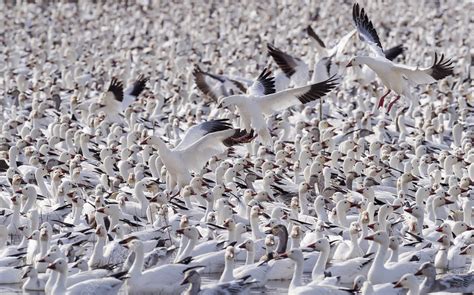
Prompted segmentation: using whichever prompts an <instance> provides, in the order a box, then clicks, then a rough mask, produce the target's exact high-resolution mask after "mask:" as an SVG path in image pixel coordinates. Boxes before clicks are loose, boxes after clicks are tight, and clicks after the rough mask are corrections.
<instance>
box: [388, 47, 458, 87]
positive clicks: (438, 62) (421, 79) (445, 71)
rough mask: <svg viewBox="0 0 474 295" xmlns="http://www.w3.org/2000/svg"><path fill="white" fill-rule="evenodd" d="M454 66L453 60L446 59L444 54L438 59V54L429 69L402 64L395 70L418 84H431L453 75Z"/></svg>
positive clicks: (397, 65)
mask: <svg viewBox="0 0 474 295" xmlns="http://www.w3.org/2000/svg"><path fill="white" fill-rule="evenodd" d="M452 64H453V62H452V61H451V59H445V58H444V54H442V55H441V57H440V58H439V59H438V54H437V53H435V58H434V63H433V65H432V66H431V67H429V68H423V69H420V68H418V67H416V68H415V67H409V66H405V65H400V64H395V65H394V68H395V69H396V70H397V71H399V72H401V73H402V74H403V75H404V76H405V77H407V78H408V79H409V80H411V81H413V82H415V83H417V84H429V83H434V82H436V81H437V80H441V79H443V78H445V77H447V76H450V75H452V74H453V65H452Z"/></svg>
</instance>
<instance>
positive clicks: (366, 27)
mask: <svg viewBox="0 0 474 295" xmlns="http://www.w3.org/2000/svg"><path fill="white" fill-rule="evenodd" d="M352 19H353V20H354V24H355V26H356V28H357V31H358V32H359V37H360V38H361V39H362V41H364V42H367V44H369V46H370V48H371V49H372V51H373V52H374V53H375V54H376V55H379V56H385V55H384V54H383V47H382V43H380V39H379V35H378V34H377V31H376V30H375V28H374V25H373V24H372V21H371V20H370V19H369V17H368V16H367V14H366V13H365V10H364V8H362V9H360V6H359V4H358V3H355V4H354V6H353V7H352Z"/></svg>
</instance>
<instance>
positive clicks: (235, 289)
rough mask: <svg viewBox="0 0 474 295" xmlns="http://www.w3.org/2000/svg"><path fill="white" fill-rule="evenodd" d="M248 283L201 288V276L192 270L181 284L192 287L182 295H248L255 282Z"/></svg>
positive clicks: (231, 283)
mask: <svg viewBox="0 0 474 295" xmlns="http://www.w3.org/2000/svg"><path fill="white" fill-rule="evenodd" d="M246 281H247V280H246V279H242V280H234V281H230V282H225V283H217V284H210V285H207V286H205V287H203V288H201V275H200V274H199V273H198V272H197V271H195V270H190V271H187V272H186V273H185V276H184V279H183V280H182V282H181V285H187V284H190V286H189V288H188V289H187V290H185V291H184V292H183V293H182V294H186V295H199V294H222V295H230V294H247V293H248V291H249V288H250V287H251V286H252V284H253V283H254V282H253V281H248V282H246Z"/></svg>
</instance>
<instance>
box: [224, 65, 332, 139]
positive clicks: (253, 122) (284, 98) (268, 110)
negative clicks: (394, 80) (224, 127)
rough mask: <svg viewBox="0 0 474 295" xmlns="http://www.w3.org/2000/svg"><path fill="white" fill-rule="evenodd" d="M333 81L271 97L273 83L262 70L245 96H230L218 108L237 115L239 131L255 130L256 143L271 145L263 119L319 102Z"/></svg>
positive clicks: (293, 89) (265, 71)
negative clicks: (239, 124) (237, 113)
mask: <svg viewBox="0 0 474 295" xmlns="http://www.w3.org/2000/svg"><path fill="white" fill-rule="evenodd" d="M335 81H336V78H335V77H331V78H329V79H327V80H325V81H322V82H319V83H314V84H310V85H307V86H303V87H298V88H291V89H287V90H283V91H280V92H276V93H275V82H274V79H273V77H271V72H270V71H269V70H267V69H264V70H263V71H262V73H261V74H260V75H259V76H258V78H257V79H256V80H255V81H254V83H253V84H252V86H251V87H249V89H248V90H247V93H246V94H245V95H232V96H228V97H225V98H223V99H222V100H221V101H220V104H219V106H220V107H230V106H235V107H237V109H238V112H239V114H240V122H241V127H242V128H243V129H245V130H247V131H250V130H255V131H256V133H257V135H258V137H259V139H260V140H261V141H262V142H263V143H265V144H267V145H271V144H272V138H271V135H270V132H269V130H268V126H267V123H266V121H265V116H270V115H272V114H273V113H275V112H279V111H282V110H285V109H287V108H289V107H292V106H294V105H299V104H306V103H309V102H311V101H315V100H317V99H320V98H321V97H323V96H325V95H326V94H327V93H329V92H330V91H331V90H332V89H334V88H335V87H336V85H337V83H336V82H335Z"/></svg>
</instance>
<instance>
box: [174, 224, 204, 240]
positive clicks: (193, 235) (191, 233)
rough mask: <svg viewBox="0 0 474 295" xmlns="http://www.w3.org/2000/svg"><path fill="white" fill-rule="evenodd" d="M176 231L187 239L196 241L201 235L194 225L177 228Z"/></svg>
mask: <svg viewBox="0 0 474 295" xmlns="http://www.w3.org/2000/svg"><path fill="white" fill-rule="evenodd" d="M176 233H178V234H182V235H184V236H185V237H187V238H188V239H191V240H194V241H197V240H198V239H199V237H200V236H201V234H200V233H199V231H198V229H197V228H195V227H191V226H189V227H185V228H181V229H178V230H176Z"/></svg>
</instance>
